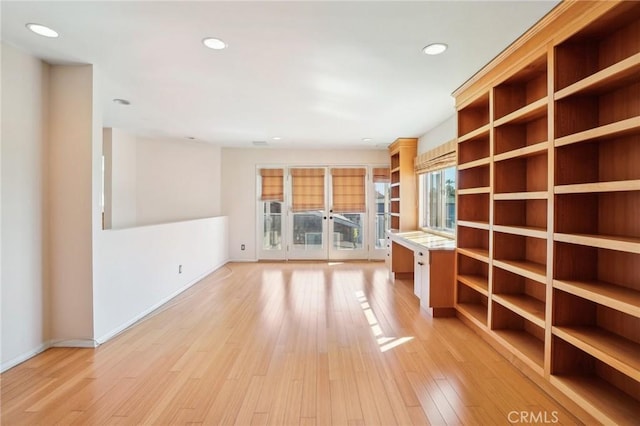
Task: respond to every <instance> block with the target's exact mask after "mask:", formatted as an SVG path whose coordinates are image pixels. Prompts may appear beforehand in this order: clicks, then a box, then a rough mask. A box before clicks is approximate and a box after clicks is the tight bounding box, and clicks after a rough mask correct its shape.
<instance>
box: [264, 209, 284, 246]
mask: <svg viewBox="0 0 640 426" xmlns="http://www.w3.org/2000/svg"><path fill="white" fill-rule="evenodd" d="M262 217H263V222H262V250H282V203H281V202H277V201H265V202H264V203H263V214H262Z"/></svg>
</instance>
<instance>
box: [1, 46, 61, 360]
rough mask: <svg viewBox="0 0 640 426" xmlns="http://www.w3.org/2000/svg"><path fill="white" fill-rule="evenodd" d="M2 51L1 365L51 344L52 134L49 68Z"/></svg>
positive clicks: (5, 49)
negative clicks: (48, 145)
mask: <svg viewBox="0 0 640 426" xmlns="http://www.w3.org/2000/svg"><path fill="white" fill-rule="evenodd" d="M1 47H2V55H1V56H2V136H1V138H2V143H1V145H0V150H1V152H2V157H1V193H2V208H1V221H0V224H1V225H0V229H1V240H2V244H1V265H2V270H1V275H0V276H1V278H0V280H1V287H2V291H1V309H2V312H1V322H2V326H1V327H2V328H1V334H2V337H1V345H0V352H1V361H0V362H1V365H2V370H4V369H5V368H7V367H8V366H11V365H14V364H16V363H18V362H20V361H22V360H24V359H26V358H27V357H29V356H30V355H32V354H33V353H36V352H38V351H39V350H41V349H42V348H43V344H44V342H45V341H47V340H48V338H49V337H48V330H47V324H46V320H45V318H46V317H47V304H46V301H45V300H46V298H47V288H46V285H45V283H46V281H47V280H46V274H47V272H46V270H47V267H46V262H47V247H46V238H47V223H46V208H47V205H46V183H45V182H46V168H45V164H46V134H47V114H48V84H49V66H48V65H46V64H44V63H42V62H41V61H40V60H39V59H36V58H33V57H31V56H28V55H26V54H24V53H22V52H20V51H18V50H16V49H14V48H12V47H11V46H7V45H5V44H2V45H1Z"/></svg>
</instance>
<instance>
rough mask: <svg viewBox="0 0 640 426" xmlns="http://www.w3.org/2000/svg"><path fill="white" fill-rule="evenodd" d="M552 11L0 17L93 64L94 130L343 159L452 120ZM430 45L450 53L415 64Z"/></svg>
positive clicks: (120, 7)
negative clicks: (304, 150) (479, 83)
mask: <svg viewBox="0 0 640 426" xmlns="http://www.w3.org/2000/svg"><path fill="white" fill-rule="evenodd" d="M557 3H558V1H517V0H516V1H497V2H486V1H439V2H436V1H409V2H398V1H375V2H368V1H352V2H347V1H324V2H309V1H286V2H269V1H259V2H244V1H230V2H220V1H206V2H205V1H193V2H191V1H176V2H167V1H138V2H134V1H127V2H116V1H101V2H92V1H91V2H90V1H71V2H57V1H46V2H31V1H17V2H12V1H2V2H1V3H0V4H1V6H0V7H1V14H2V40H3V42H5V43H9V44H11V45H14V46H17V47H18V48H20V49H22V50H25V51H27V52H30V53H32V54H34V55H36V56H38V57H41V58H43V59H44V60H46V61H48V62H51V63H90V64H94V65H95V67H96V70H97V72H98V73H99V74H98V75H99V78H101V79H102V82H103V86H102V87H103V90H102V92H101V93H100V96H101V102H102V105H103V114H104V125H105V126H109V127H119V128H124V129H129V130H132V131H134V132H136V133H139V134H146V135H153V136H162V137H172V138H184V137H195V138H196V139H198V140H202V141H206V142H212V143H216V144H219V145H221V146H238V147H249V146H252V141H267V142H268V143H269V145H270V146H274V147H280V146H282V147H313V148H321V147H332V148H335V147H345V148H347V147H349V148H352V147H365V146H366V147H383V146H386V145H387V144H389V143H390V142H393V140H395V139H396V138H397V137H418V136H421V135H422V134H424V133H425V132H426V131H428V130H429V129H431V128H433V127H434V126H435V125H437V124H439V123H440V122H442V121H443V120H445V119H446V118H448V117H449V116H451V115H452V114H453V113H454V107H453V99H452V97H451V92H452V91H453V90H455V89H456V88H457V87H458V86H460V85H461V84H462V83H464V82H465V81H466V80H467V79H468V78H469V77H471V76H472V75H473V74H474V73H475V72H476V71H478V70H479V69H480V68H481V67H482V66H483V65H484V64H486V63H487V62H488V61H490V60H491V59H492V58H493V57H495V56H496V55H497V54H498V53H500V52H501V51H502V50H503V49H504V48H506V47H507V46H508V45H509V44H510V43H511V42H513V41H514V40H515V39H516V38H517V37H518V36H519V35H521V34H522V33H523V32H525V31H526V30H527V29H528V28H529V27H531V26H532V25H533V24H534V23H535V22H536V21H538V20H539V19H540V18H541V17H542V16H544V15H545V14H546V13H547V12H548V11H550V10H551V9H552V8H553V7H554V6H555V5H556V4H557ZM29 22H36V23H40V24H44V25H47V26H50V27H52V28H53V29H55V30H57V31H58V32H59V33H60V37H59V38H58V39H47V38H44V37H40V36H37V35H35V34H33V33H31V32H30V31H28V30H27V29H26V28H25V24H27V23H29ZM205 37H219V38H222V39H223V40H224V41H225V42H226V43H227V44H228V49H226V50H223V51H213V50H210V49H207V48H205V47H204V46H203V45H202V43H201V40H202V39H203V38H205ZM432 42H444V43H447V44H448V45H449V50H447V51H446V52H445V53H444V54H442V55H440V56H427V55H424V54H423V53H422V52H421V49H422V47H424V46H425V45H427V44H429V43H432ZM113 98H125V99H128V100H129V101H131V105H130V106H118V105H116V104H114V103H113V102H112V99H113ZM273 137H281V138H282V139H281V140H279V141H275V140H273V139H272V138H273ZM363 138H372V139H373V140H372V141H370V142H363V141H362V139H363Z"/></svg>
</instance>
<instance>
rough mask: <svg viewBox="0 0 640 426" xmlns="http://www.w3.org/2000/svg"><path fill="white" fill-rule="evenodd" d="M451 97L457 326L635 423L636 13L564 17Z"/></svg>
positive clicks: (629, 9) (573, 11) (639, 332)
mask: <svg viewBox="0 0 640 426" xmlns="http://www.w3.org/2000/svg"><path fill="white" fill-rule="evenodd" d="M454 96H456V104H457V109H458V163H459V165H458V182H459V185H460V189H459V195H458V213H459V214H458V217H459V222H458V247H459V248H458V253H457V277H456V280H457V281H456V282H457V296H456V297H457V305H456V306H457V309H458V312H459V315H460V317H461V318H462V319H465V320H466V321H467V323H468V324H470V325H471V326H474V327H476V328H477V330H478V331H480V332H483V333H486V334H487V335H488V336H489V337H490V338H492V339H494V340H495V342H497V343H498V344H499V345H500V346H502V347H503V348H505V349H506V351H507V352H508V353H511V354H512V355H513V358H514V359H518V360H519V361H520V363H517V364H516V365H519V366H521V367H522V368H528V369H529V371H533V372H535V373H538V374H539V375H540V376H541V379H542V380H548V381H549V382H550V383H551V384H552V385H554V386H555V387H556V388H557V389H559V390H560V391H562V392H563V393H565V394H566V395H567V396H568V397H569V398H570V399H571V400H573V401H575V402H577V403H578V404H579V405H580V406H581V407H582V408H583V409H584V410H585V411H586V412H588V413H589V414H591V415H592V416H593V417H594V418H596V419H597V420H598V421H600V422H602V423H605V424H614V423H615V424H635V423H637V419H638V418H640V220H638V212H640V3H638V2H621V1H611V2H563V3H561V4H560V5H559V6H558V7H556V9H554V11H552V12H551V13H550V14H549V15H548V16H547V17H546V18H545V19H543V20H542V21H540V22H539V23H538V24H536V26H535V27H534V28H532V30H531V32H530V33H528V34H526V35H525V36H523V38H522V39H521V41H516V42H515V43H514V45H512V46H511V47H510V48H509V49H507V51H505V52H504V53H503V54H501V55H500V56H499V57H498V58H496V59H495V60H494V61H493V62H491V63H490V64H489V65H487V67H485V68H484V69H483V70H481V71H480V72H479V73H477V74H476V75H475V76H474V77H473V78H472V79H471V80H470V81H469V82H467V83H465V85H463V86H462V87H461V88H460V89H458V90H457V91H456V92H455V93H454Z"/></svg>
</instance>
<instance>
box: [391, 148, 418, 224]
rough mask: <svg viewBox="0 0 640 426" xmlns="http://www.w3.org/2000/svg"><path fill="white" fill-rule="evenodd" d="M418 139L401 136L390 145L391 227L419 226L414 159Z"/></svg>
mask: <svg viewBox="0 0 640 426" xmlns="http://www.w3.org/2000/svg"><path fill="white" fill-rule="evenodd" d="M417 148H418V139H415V138H399V139H396V141H395V142H394V143H392V144H391V145H390V146H389V155H390V156H391V229H393V230H398V231H411V230H415V229H417V228H418V204H417V187H416V182H417V178H416V174H415V169H414V165H413V162H414V159H415V157H416V152H417Z"/></svg>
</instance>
